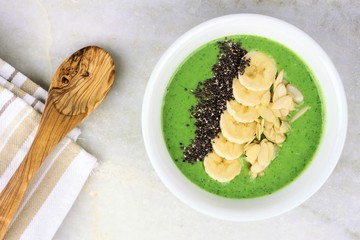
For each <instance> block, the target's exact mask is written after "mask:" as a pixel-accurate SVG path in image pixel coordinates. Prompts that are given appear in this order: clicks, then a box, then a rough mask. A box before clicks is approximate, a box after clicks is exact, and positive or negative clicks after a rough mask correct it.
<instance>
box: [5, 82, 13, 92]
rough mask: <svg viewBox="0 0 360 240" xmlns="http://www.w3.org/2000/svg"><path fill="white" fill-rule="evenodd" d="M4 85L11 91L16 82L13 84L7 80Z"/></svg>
mask: <svg viewBox="0 0 360 240" xmlns="http://www.w3.org/2000/svg"><path fill="white" fill-rule="evenodd" d="M4 87H5V88H7V89H9V90H10V91H11V89H13V87H14V84H12V83H10V82H5V84H4Z"/></svg>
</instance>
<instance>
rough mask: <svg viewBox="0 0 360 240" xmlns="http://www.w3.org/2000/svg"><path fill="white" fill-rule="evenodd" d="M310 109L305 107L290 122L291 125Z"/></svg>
mask: <svg viewBox="0 0 360 240" xmlns="http://www.w3.org/2000/svg"><path fill="white" fill-rule="evenodd" d="M309 109H310V106H305V107H303V108H302V109H300V110H299V111H298V112H297V113H296V114H295V115H294V116H293V117H292V118H291V120H290V122H291V123H293V122H295V121H296V120H298V119H299V118H300V117H301V116H302V115H304V113H306V112H307V110H309Z"/></svg>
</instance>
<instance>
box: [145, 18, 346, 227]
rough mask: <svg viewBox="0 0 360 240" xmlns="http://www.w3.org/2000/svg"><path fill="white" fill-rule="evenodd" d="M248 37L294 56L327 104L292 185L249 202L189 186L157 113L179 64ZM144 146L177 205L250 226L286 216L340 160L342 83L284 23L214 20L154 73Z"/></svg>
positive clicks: (315, 48)
mask: <svg viewBox="0 0 360 240" xmlns="http://www.w3.org/2000/svg"><path fill="white" fill-rule="evenodd" d="M236 34H250V35H258V36H262V37H266V38H269V39H272V40H275V41H276V42H279V43H281V44H283V45H285V46H287V47H288V48H290V49H291V50H292V51H294V52H295V53H297V54H298V55H299V56H300V57H301V58H302V59H303V60H304V62H305V63H306V64H307V65H308V66H309V67H310V68H311V70H312V72H313V73H314V75H315V78H316V79H317V80H318V84H319V86H320V88H321V90H322V93H323V100H324V102H325V106H324V108H325V114H326V115H325V128H324V135H323V137H322V141H321V143H320V145H319V148H318V151H317V153H316V155H315V157H314V159H313V160H312V161H311V163H310V165H309V166H308V167H307V168H306V169H305V171H304V172H303V173H302V174H301V175H300V176H299V177H298V178H296V180H295V181H293V182H292V183H290V184H289V185H287V186H286V187H284V188H282V189H281V190H279V191H276V192H274V193H273V194H271V195H268V196H264V197H259V198H253V199H228V198H224V197H220V196H216V195H214V194H211V193H209V192H206V191H205V190H203V189H201V188H200V187H198V186H196V185H194V184H193V183H191V182H190V181H189V180H188V179H187V178H186V177H185V176H184V175H183V174H182V173H181V172H180V170H179V169H178V168H177V167H176V165H175V164H174V162H173V160H172V159H171V157H170V155H169V153H168V151H167V149H166V146H165V142H164V139H163V135H162V127H161V109H162V101H163V96H164V92H165V89H166V87H167V85H168V83H169V81H170V79H171V77H172V75H173V74H174V72H175V70H176V69H177V67H178V66H179V64H180V63H181V62H182V61H183V60H184V59H185V58H186V57H187V56H188V55H189V54H190V53H192V52H193V51H194V50H196V49H197V48H198V47H200V46H202V45H204V44H205V43H207V42H210V41H212V40H214V39H218V38H221V37H224V36H230V35H236ZM142 130H143V137H144V143H145V147H146V150H147V153H148V155H149V158H150V160H151V163H152V165H153V166H154V168H155V170H156V172H157V174H158V175H159V177H160V179H161V180H162V181H163V183H164V184H165V185H166V186H167V187H168V189H169V190H170V191H171V192H172V193H173V194H175V196H177V197H178V198H179V199H180V200H181V201H183V202H184V203H186V204H188V205H189V206H191V207H192V208H194V209H196V210H198V211H199V212H202V213H204V214H207V215H210V216H213V217H216V218H220V219H226V220H233V221H250V220H259V219H264V218H269V217H273V216H276V215H279V214H281V213H284V212H286V211H289V210H291V209H293V208H295V207H297V206H298V205H300V204H301V203H303V202H304V201H305V200H307V199H308V198H309V197H310V196H311V195H313V194H314V193H315V192H316V191H317V190H318V189H319V188H320V187H321V186H322V185H323V184H324V182H325V181H326V179H327V178H328V177H329V176H330V174H331V172H332V171H333V169H334V168H335V166H336V163H337V162H338V160H339V157H340V154H341V151H342V148H343V145H344V142H345V137H346V130H347V104H346V98H345V93H344V89H343V85H342V83H341V80H340V77H339V75H338V73H337V71H336V69H335V67H334V65H333V63H332V62H331V60H330V59H329V57H328V56H327V54H326V53H325V52H324V51H323V50H322V48H321V47H320V46H319V45H318V44H317V43H316V42H315V41H314V40H313V39H311V38H310V37H309V36H308V35H307V34H305V33H304V32H303V31H301V30H299V29H298V28H296V27H294V26H292V25H290V24H289V23H286V22H284V21H281V20H278V19H275V18H272V17H268V16H262V15H256V14H237V15H228V16H224V17H219V18H215V19H213V20H210V21H207V22H205V23H202V24H200V25H198V26H196V27H194V28H193V29H191V30H190V31H188V32H187V33H185V34H184V35H182V36H181V37H180V38H179V39H178V40H177V41H176V42H175V43H173V44H172V45H171V46H170V47H169V49H168V50H167V51H166V52H165V53H164V55H163V56H162V57H161V59H160V60H159V62H158V63H157V65H156V67H155V69H154V70H153V72H152V74H151V77H150V80H149V82H148V85H147V87H146V92H145V96H144V100H143V108H142Z"/></svg>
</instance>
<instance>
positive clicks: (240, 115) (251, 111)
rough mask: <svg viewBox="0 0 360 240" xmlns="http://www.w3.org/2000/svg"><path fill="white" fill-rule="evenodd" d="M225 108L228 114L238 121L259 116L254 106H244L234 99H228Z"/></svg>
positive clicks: (254, 118)
mask: <svg viewBox="0 0 360 240" xmlns="http://www.w3.org/2000/svg"><path fill="white" fill-rule="evenodd" d="M226 108H227V110H228V112H229V113H230V115H231V116H232V117H233V118H234V119H235V120H236V121H238V122H242V123H248V122H253V121H255V120H256V119H258V118H259V113H258V112H257V110H256V108H254V107H249V106H244V105H242V104H240V103H238V102H237V101H235V100H231V101H228V102H227V103H226Z"/></svg>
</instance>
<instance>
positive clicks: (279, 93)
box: [272, 83, 287, 102]
mask: <svg viewBox="0 0 360 240" xmlns="http://www.w3.org/2000/svg"><path fill="white" fill-rule="evenodd" d="M286 94H287V90H286V87H285V84H283V83H279V85H278V86H277V87H276V88H275V90H274V94H273V97H272V101H273V102H275V101H276V100H278V99H279V98H281V97H283V96H285V95H286Z"/></svg>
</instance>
